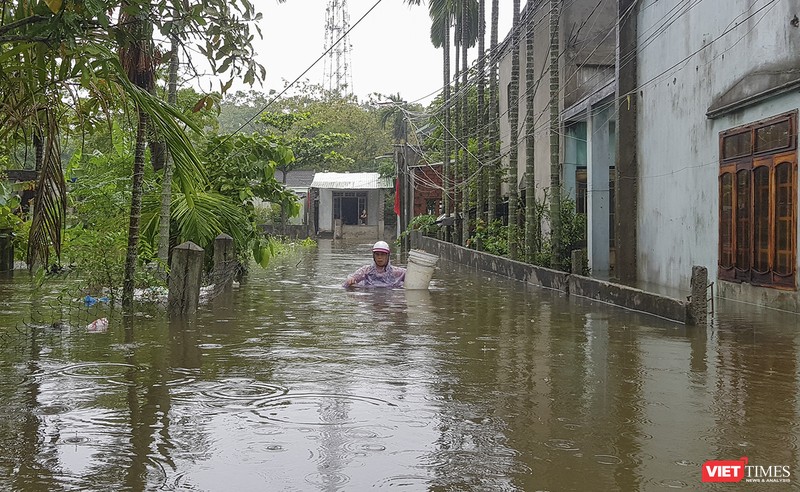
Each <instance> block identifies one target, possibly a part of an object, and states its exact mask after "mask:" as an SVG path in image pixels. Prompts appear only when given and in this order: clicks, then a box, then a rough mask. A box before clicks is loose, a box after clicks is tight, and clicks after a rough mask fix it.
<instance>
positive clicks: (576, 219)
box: [557, 196, 588, 273]
mask: <svg viewBox="0 0 800 492" xmlns="http://www.w3.org/2000/svg"><path fill="white" fill-rule="evenodd" d="M583 248H586V215H585V214H579V213H577V212H576V211H575V200H573V199H571V198H569V197H566V196H564V197H562V198H561V248H560V250H559V251H558V252H557V254H558V256H559V265H562V269H563V270H564V271H570V265H571V264H572V251H573V250H576V249H583ZM582 270H583V271H584V272H585V273H588V272H586V270H588V267H586V266H585V267H584V268H582Z"/></svg>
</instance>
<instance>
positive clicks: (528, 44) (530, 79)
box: [525, 4, 537, 261]
mask: <svg viewBox="0 0 800 492" xmlns="http://www.w3.org/2000/svg"><path fill="white" fill-rule="evenodd" d="M526 12H527V22H526V24H525V25H526V26H527V29H526V33H525V56H526V60H525V91H526V92H525V94H526V97H525V100H526V102H527V109H528V111H527V113H526V117H525V256H526V257H527V259H528V261H531V260H532V258H533V254H534V252H535V250H536V236H537V234H536V232H537V227H536V226H537V223H536V188H535V186H536V182H535V176H534V173H535V169H536V168H535V167H534V155H533V154H534V151H535V145H534V144H535V141H536V138H535V132H534V130H535V128H534V126H535V125H536V113H535V111H534V108H533V102H534V95H535V94H536V92H535V90H534V83H535V80H534V78H535V76H536V74H535V71H534V67H533V30H534V25H535V23H534V15H533V8H532V6H531V4H528V7H527V10H526Z"/></svg>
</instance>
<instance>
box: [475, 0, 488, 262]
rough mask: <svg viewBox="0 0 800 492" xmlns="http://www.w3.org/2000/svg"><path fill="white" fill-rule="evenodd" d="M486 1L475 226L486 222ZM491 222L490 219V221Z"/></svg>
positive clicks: (479, 245)
mask: <svg viewBox="0 0 800 492" xmlns="http://www.w3.org/2000/svg"><path fill="white" fill-rule="evenodd" d="M485 67H486V0H480V1H479V2H478V108H477V114H478V117H477V126H476V128H477V131H476V133H477V135H476V136H477V139H478V170H477V182H478V185H477V188H478V189H477V191H476V200H475V201H476V204H477V207H476V212H475V219H476V224H477V223H479V221H481V220H486V219H485V216H484V213H483V206H484V204H485V203H486V196H485V191H486V182H485V177H486V175H487V172H486V169H484V167H485V166H486V148H485V146H484V142H485V136H486V128H487V123H488V122H489V120H488V118H487V112H486V97H485V91H486V74H485ZM490 220H491V219H490ZM475 249H477V250H478V251H482V250H483V241H482V240H481V237H480V236H478V237H477V238H476V241H475Z"/></svg>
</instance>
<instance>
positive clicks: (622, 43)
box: [614, 0, 639, 282]
mask: <svg viewBox="0 0 800 492" xmlns="http://www.w3.org/2000/svg"><path fill="white" fill-rule="evenodd" d="M637 14H638V8H637V0H619V10H618V17H617V19H618V20H617V64H616V65H617V92H616V104H615V111H616V114H617V137H616V138H617V162H616V166H615V168H616V179H615V188H616V190H615V192H616V195H615V200H616V201H615V203H614V208H615V210H614V216H615V219H616V222H617V223H616V224H615V227H614V234H615V236H616V238H615V243H616V265H615V273H616V276H617V278H618V279H619V280H621V281H623V282H632V281H635V280H636V254H637V252H636V225H637V221H638V185H639V183H638V180H639V156H638V154H637V151H636V147H637V129H636V115H637V107H638V106H637V97H638V90H637V88H636V86H637V83H638V82H637V78H636V69H637V63H636V52H637V50H638V47H637V45H636V35H637V20H636V16H637Z"/></svg>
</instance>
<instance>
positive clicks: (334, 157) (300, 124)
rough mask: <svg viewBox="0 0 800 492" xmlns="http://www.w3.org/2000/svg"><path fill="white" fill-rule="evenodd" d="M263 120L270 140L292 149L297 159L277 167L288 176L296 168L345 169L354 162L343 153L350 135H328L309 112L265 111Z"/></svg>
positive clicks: (264, 130)
mask: <svg viewBox="0 0 800 492" xmlns="http://www.w3.org/2000/svg"><path fill="white" fill-rule="evenodd" d="M259 121H260V122H261V123H262V124H263V125H264V129H263V130H262V132H263V134H264V135H265V136H266V138H269V139H272V140H274V141H275V142H277V143H278V144H279V145H282V146H284V147H286V148H289V149H292V152H293V154H294V159H293V160H289V161H283V162H281V163H279V164H278V165H277V167H278V169H280V170H281V171H283V172H284V173H286V172H288V171H291V170H292V169H317V170H325V169H327V170H344V169H348V168H349V167H350V166H351V165H352V163H353V161H352V159H350V158H348V157H346V156H345V155H343V154H342V153H341V148H342V147H343V146H344V144H345V143H346V142H348V141H349V140H350V135H349V134H346V133H336V132H326V131H323V130H322V123H321V122H320V121H316V120H314V119H313V118H312V117H311V113H310V112H309V111H300V112H294V113H284V112H270V111H267V112H264V113H262V114H261V118H260V119H259Z"/></svg>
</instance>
